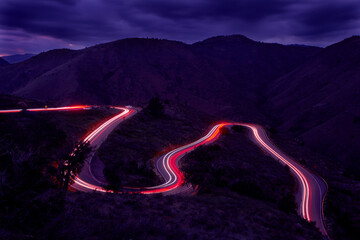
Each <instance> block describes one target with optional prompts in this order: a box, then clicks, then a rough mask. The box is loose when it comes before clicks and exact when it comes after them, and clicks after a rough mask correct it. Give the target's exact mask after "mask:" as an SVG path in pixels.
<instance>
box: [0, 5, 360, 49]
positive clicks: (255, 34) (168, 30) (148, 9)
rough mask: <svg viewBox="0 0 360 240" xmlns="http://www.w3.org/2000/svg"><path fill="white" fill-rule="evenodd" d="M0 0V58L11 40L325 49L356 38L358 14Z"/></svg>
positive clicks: (324, 9) (340, 8)
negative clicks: (227, 40) (232, 42)
mask: <svg viewBox="0 0 360 240" xmlns="http://www.w3.org/2000/svg"><path fill="white" fill-rule="evenodd" d="M1 1H2V5H1V7H0V31H1V33H2V34H3V33H5V34H9V35H7V36H6V37H2V38H1V37H0V46H1V49H0V54H2V53H5V52H11V51H10V50H11V49H10V48H14V46H15V45H16V44H15V43H14V42H16V40H17V42H18V45H19V49H20V48H21V45H22V44H25V42H26V41H28V43H27V44H25V45H27V46H30V45H31V44H30V43H33V44H34V46H36V47H34V49H35V50H34V51H36V50H37V49H41V45H42V46H44V45H46V46H49V47H60V46H65V47H66V46H68V45H69V46H78V47H80V46H88V45H91V44H95V43H100V42H107V41H111V40H116V39H120V38H126V37H160V38H168V39H176V40H181V41H185V42H194V41H197V40H202V39H204V38H206V37H210V36H214V35H227V34H234V33H240V34H244V35H247V36H249V37H250V38H254V39H256V40H260V41H279V42H281V43H306V44H315V45H316V44H317V45H326V44H329V43H331V42H334V41H338V40H341V39H343V38H345V37H348V36H349V35H353V34H358V31H359V28H358V26H359V24H356V23H359V16H360V14H359V7H360V2H359V1H358V0H32V1H29V0H1ZM16 34H17V35H19V36H16ZM22 34H23V35H24V36H27V37H24V36H21V35H22ZM46 37H47V39H48V40H47V41H49V44H44V43H45V39H46ZM11 38H13V39H14V42H13V44H11V46H10V45H9V44H8V43H9V42H11V41H9V40H10V39H11ZM1 39H3V40H1ZM39 39H40V40H39ZM50 42H51V44H50ZM40 43H41V45H40ZM44 50H45V49H44ZM34 51H33V52H34Z"/></svg>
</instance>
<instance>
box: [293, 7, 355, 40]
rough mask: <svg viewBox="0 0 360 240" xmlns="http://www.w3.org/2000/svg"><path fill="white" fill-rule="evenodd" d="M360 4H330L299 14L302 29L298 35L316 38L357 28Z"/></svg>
mask: <svg viewBox="0 0 360 240" xmlns="http://www.w3.org/2000/svg"><path fill="white" fill-rule="evenodd" d="M359 3H360V2H329V3H328V4H325V5H322V6H316V5H315V6H314V7H313V8H310V9H309V10H308V11H304V12H302V13H300V14H299V22H300V24H301V25H302V27H301V28H300V30H299V31H298V32H297V34H299V35H301V36H304V37H312V38H314V37H318V36H321V35H327V34H332V33H334V32H337V31H344V30H347V29H349V28H353V27H355V26H354V25H355V24H356V21H357V20H358V19H359V16H360V11H359V5H360V4H359ZM344 37H345V36H344Z"/></svg>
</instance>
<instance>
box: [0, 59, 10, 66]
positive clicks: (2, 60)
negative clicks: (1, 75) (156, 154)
mask: <svg viewBox="0 0 360 240" xmlns="http://www.w3.org/2000/svg"><path fill="white" fill-rule="evenodd" d="M9 64H10V63H8V62H7V61H6V60H5V59H3V58H0V66H6V65H9Z"/></svg>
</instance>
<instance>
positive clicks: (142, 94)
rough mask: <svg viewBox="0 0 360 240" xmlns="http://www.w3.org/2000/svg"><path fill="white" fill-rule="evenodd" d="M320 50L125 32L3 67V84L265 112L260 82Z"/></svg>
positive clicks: (41, 92)
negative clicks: (125, 34)
mask: <svg viewBox="0 0 360 240" xmlns="http://www.w3.org/2000/svg"><path fill="white" fill-rule="evenodd" d="M317 51H319V48H309V47H306V48H305V47H301V46H283V45H279V44H265V43H260V42H255V41H253V40H250V39H247V38H245V37H244V36H240V35H234V36H228V37H216V38H211V39H207V40H205V41H202V42H198V43H195V44H193V45H188V44H184V43H181V42H175V41H168V40H157V39H124V40H119V41H115V42H111V43H106V44H101V45H96V46H93V47H90V48H86V49H83V50H78V51H71V50H65V49H62V50H54V51H49V52H46V53H42V54H39V55H37V56H35V57H33V58H31V59H29V60H27V61H25V62H21V63H18V64H15V65H14V66H9V67H6V68H5V69H1V70H0V76H1V79H0V86H1V88H0V90H1V91H2V92H3V93H8V94H14V95H17V96H22V97H31V98H36V99H41V100H56V101H60V102H61V103H73V102H86V103H97V104H123V103H126V104H128V103H130V104H134V105H141V104H144V103H146V102H148V100H149V99H150V98H151V97H153V96H157V95H158V96H160V97H162V98H165V99H169V100H175V101H177V102H182V103H186V102H188V103H189V104H191V105H192V106H194V107H196V108H198V109H201V110H205V111H207V112H210V113H213V114H214V113H219V112H222V113H224V114H225V115H226V116H229V117H241V116H242V117H244V116H251V117H252V118H256V119H262V116H261V114H260V113H259V112H258V111H257V110H256V108H257V106H256V102H257V101H258V98H259V96H257V95H258V91H257V90H258V89H259V88H261V86H262V84H263V83H264V82H267V81H271V80H274V79H276V78H278V77H280V76H281V75H282V74H284V73H287V72H289V71H290V70H292V69H294V68H295V67H296V66H297V65H298V64H299V63H302V62H304V61H305V60H306V59H307V58H308V57H309V56H311V55H313V54H314V53H316V52H317ZM250 90H251V91H250ZM234 113H236V114H235V115H234Z"/></svg>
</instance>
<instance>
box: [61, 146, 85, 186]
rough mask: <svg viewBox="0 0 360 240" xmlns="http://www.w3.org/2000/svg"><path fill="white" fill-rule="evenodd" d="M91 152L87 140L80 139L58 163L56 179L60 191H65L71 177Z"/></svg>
mask: <svg viewBox="0 0 360 240" xmlns="http://www.w3.org/2000/svg"><path fill="white" fill-rule="evenodd" d="M90 152H91V147H90V145H89V143H88V142H84V141H81V142H79V143H77V144H76V145H75V148H74V150H73V152H72V153H70V154H69V155H68V156H67V157H65V158H64V159H62V160H61V161H60V163H59V168H58V176H57V180H58V182H59V185H60V189H61V191H62V192H66V191H67V189H68V187H69V184H70V183H71V181H72V180H71V177H72V176H76V175H77V174H78V173H79V172H80V171H81V169H82V167H83V166H84V162H85V159H86V157H87V156H88V154H89V153H90Z"/></svg>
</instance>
